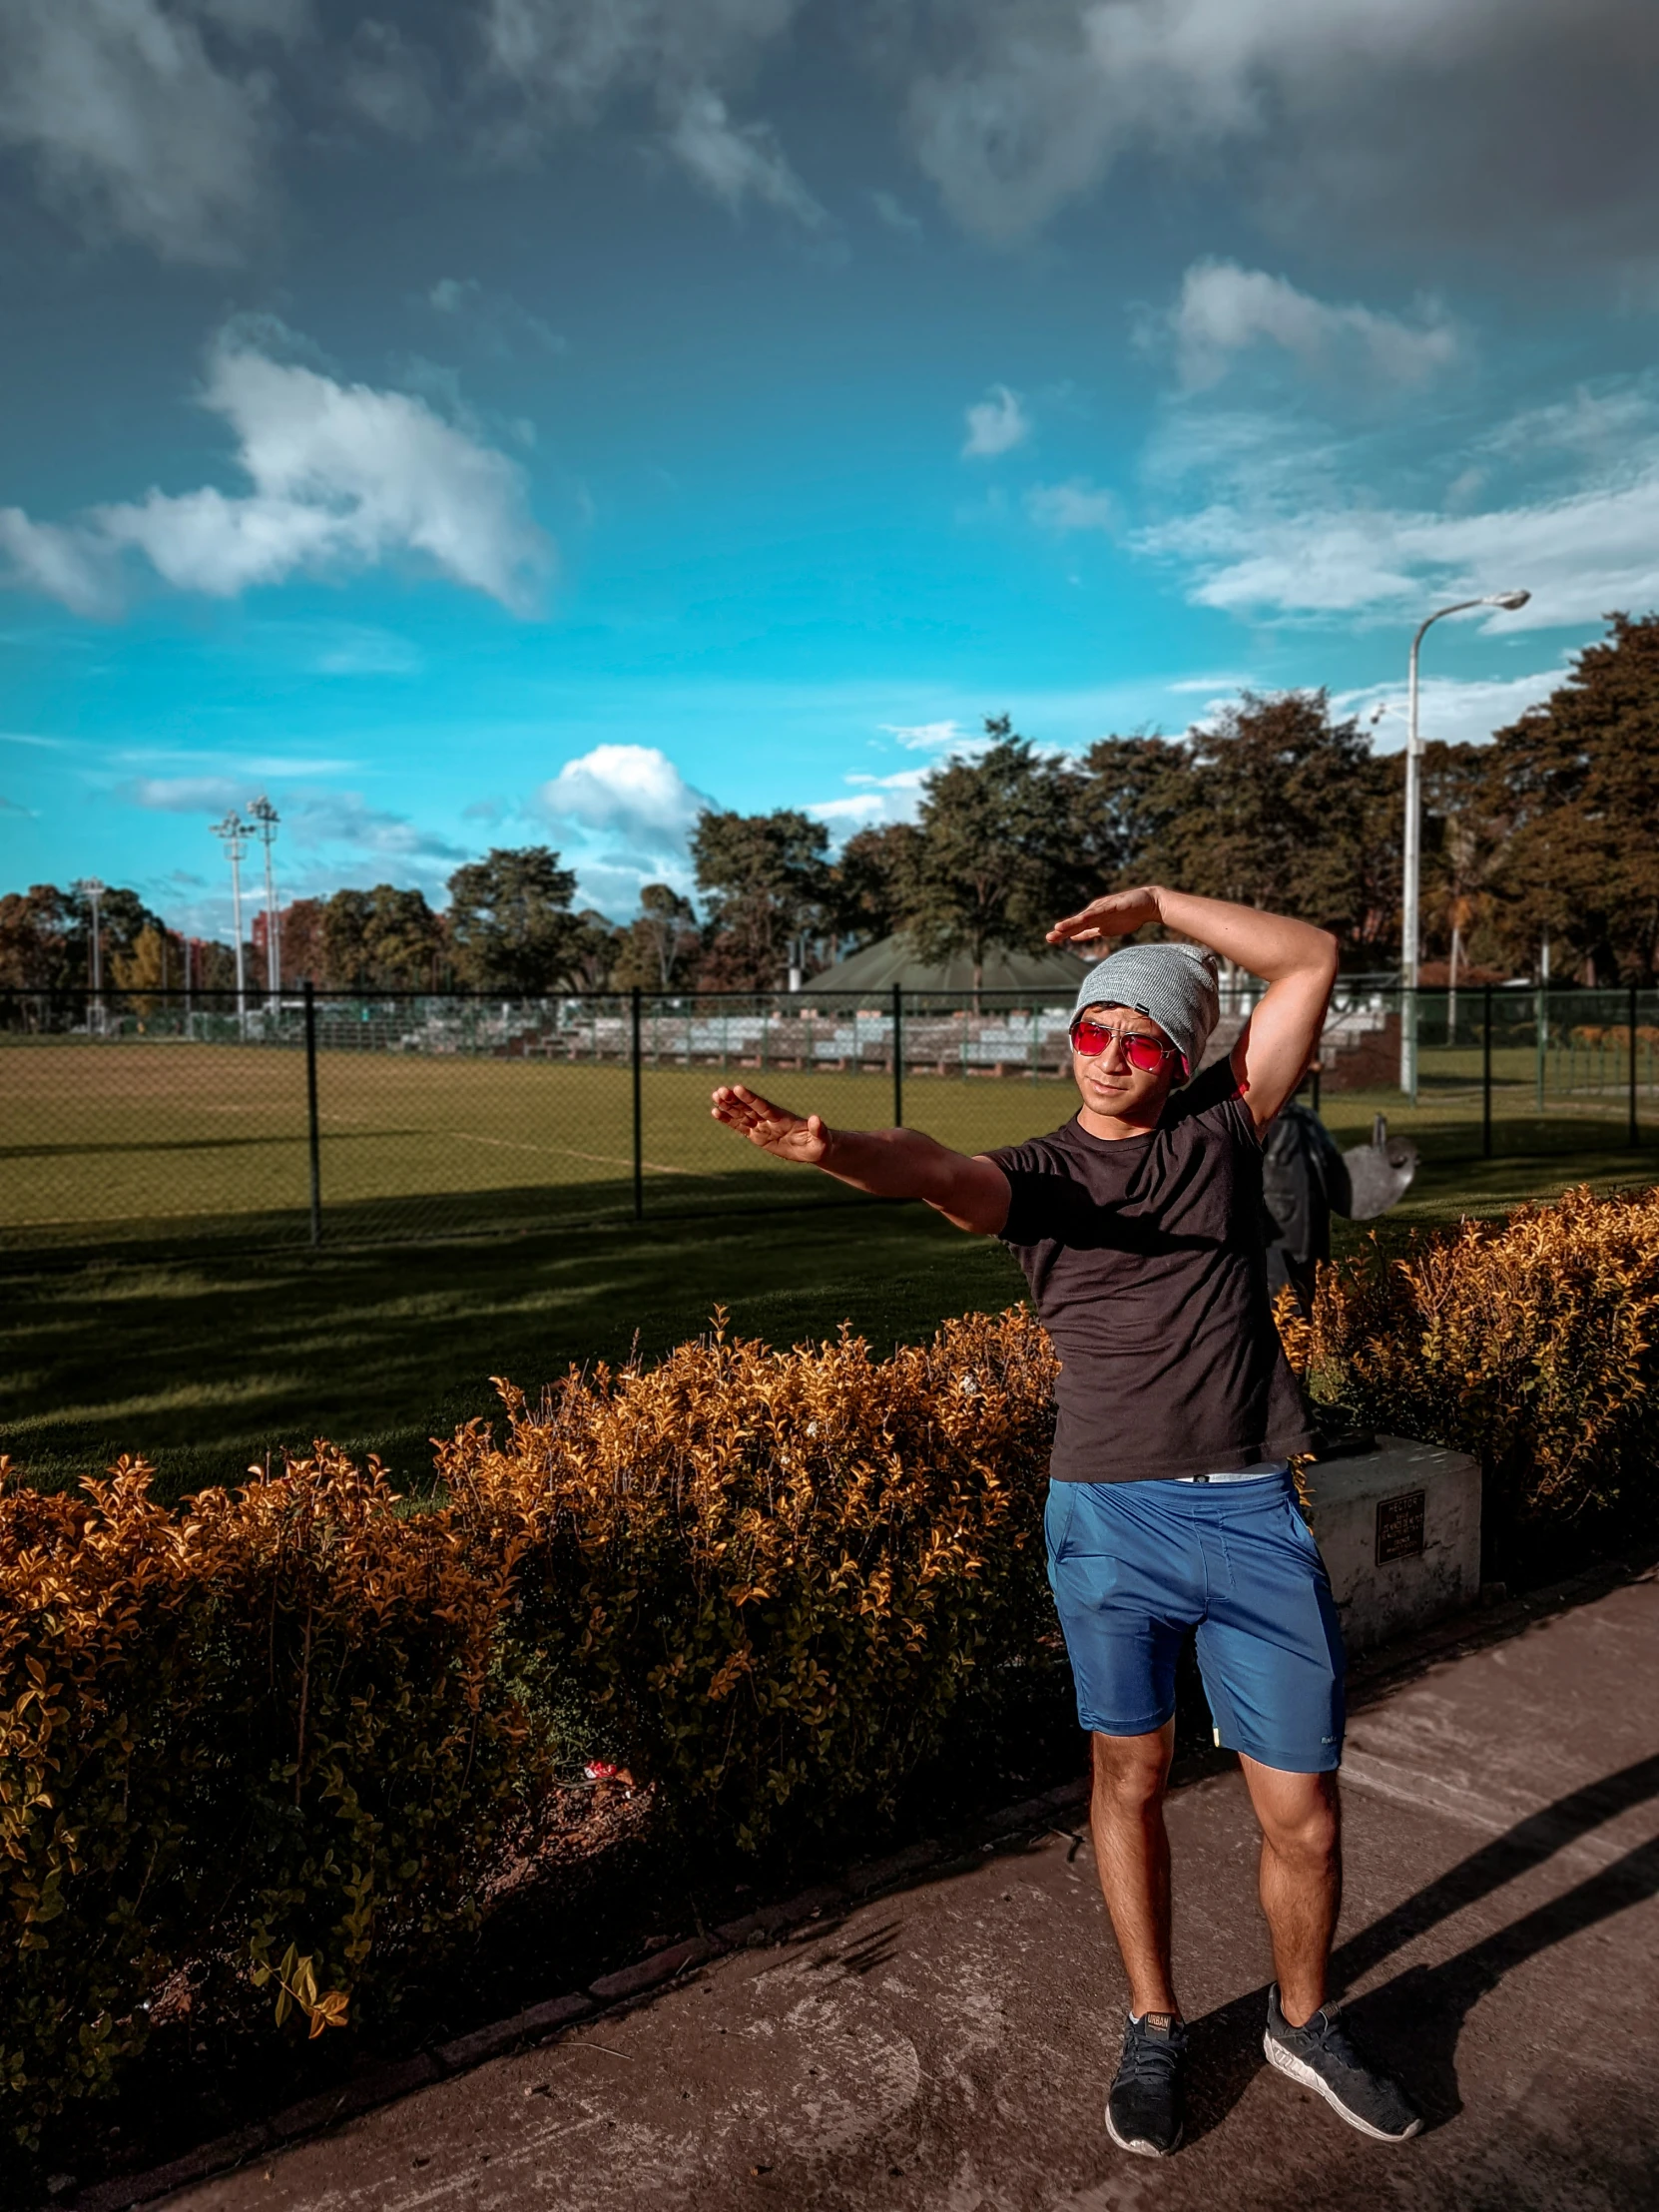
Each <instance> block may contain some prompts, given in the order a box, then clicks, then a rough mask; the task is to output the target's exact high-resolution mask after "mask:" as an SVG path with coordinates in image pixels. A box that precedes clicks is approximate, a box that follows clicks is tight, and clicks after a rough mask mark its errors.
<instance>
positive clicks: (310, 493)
mask: <svg viewBox="0 0 1659 2212" xmlns="http://www.w3.org/2000/svg"><path fill="white" fill-rule="evenodd" d="M202 403H203V405H204V406H206V407H208V408H209V409H210V410H211V411H212V412H214V413H216V414H219V415H221V416H223V417H224V418H225V420H226V421H227V422H228V423H229V424H230V425H231V427H232V428H233V429H234V430H235V432H236V435H237V443H238V454H237V458H238V461H239V463H240V465H241V467H242V469H243V471H244V473H245V474H246V475H247V476H248V477H249V479H250V480H251V481H252V484H253V486H254V488H253V490H252V492H245V493H226V492H223V491H221V490H219V489H218V487H217V486H214V485H205V486H203V487H202V488H201V489H200V490H197V491H192V492H184V493H167V492H163V491H160V490H152V491H151V492H150V493H149V494H148V495H147V496H146V497H145V498H144V499H143V500H139V501H127V502H118V503H115V504H112V505H109V506H105V507H100V508H97V509H95V510H94V511H93V513H92V515H91V517H90V518H89V522H88V524H87V525H85V526H83V527H82V528H81V529H80V530H79V531H78V532H76V533H70V532H66V531H64V530H62V529H59V528H58V527H57V526H55V525H51V524H45V525H42V524H37V523H33V522H31V521H30V520H29V518H28V517H27V516H24V515H21V514H20V513H19V512H18V511H17V510H15V509H12V510H8V511H7V512H6V514H5V515H4V516H3V517H0V551H3V552H4V553H6V554H7V555H9V556H10V560H11V565H12V580H13V581H14V582H20V583H26V584H30V585H32V586H33V587H34V588H36V589H39V590H47V591H50V592H52V593H53V595H54V596H56V597H58V598H60V599H62V600H63V601H64V602H65V604H66V605H68V606H71V607H74V608H76V609H77V611H80V612H95V611H100V608H101V605H102V604H103V603H104V602H105V601H107V599H108V597H109V593H110V589H111V581H110V578H109V569H110V565H111V562H112V557H113V556H114V555H115V554H117V553H119V552H121V551H125V550H134V551H137V552H140V553H142V554H144V555H145V557H146V558H147V559H148V560H149V562H150V563H151V565H152V567H153V568H154V569H155V570H156V571H157V573H158V574H159V575H160V576H162V577H163V578H164V579H165V580H166V581H167V582H168V583H170V584H172V585H173V586H175V588H176V589H178V590H181V591H198V592H203V593H207V594H209V595H211V596H213V597H216V598H232V597H235V596H236V595H237V594H238V593H239V592H242V591H244V590H247V589H248V588H249V587H251V586H253V585H259V584H274V583H279V582H281V581H282V580H283V579H284V578H285V577H287V576H289V575H291V574H293V573H294V572H295V571H296V570H301V571H309V572H321V573H331V572H338V571H340V570H346V569H352V568H364V567H371V566H374V565H377V564H379V563H381V562H385V561H388V560H391V559H395V558H397V557H400V556H408V555H413V556H415V557H417V558H418V559H419V560H421V561H423V562H425V563H427V564H429V565H430V566H432V567H434V568H436V569H437V570H438V571H439V572H440V573H441V574H443V575H445V576H447V577H449V578H450V579H451V580H452V581H453V582H455V583H459V584H465V585H468V586H470V587H471V588H472V589H474V590H477V591H482V592H485V593H487V594H488V595H489V596H490V597H491V598H493V599H498V600H500V601H501V603H502V604H503V605H504V606H506V607H509V608H511V609H512V610H513V612H515V613H517V614H530V613H533V612H534V611H535V609H536V607H537V605H538V603H539V600H540V596H541V592H542V588H543V586H544V584H545V582H546V579H547V576H548V573H549V570H550V568H551V564H552V547H551V544H550V542H549V541H548V539H547V538H546V537H545V536H544V534H543V533H542V531H541V530H540V529H539V528H538V527H537V526H536V524H535V522H534V521H533V520H532V518H531V516H530V514H529V511H528V507H527V504H526V499H525V486H524V478H523V475H522V472H521V471H520V470H519V468H518V467H517V466H516V465H515V464H514V463H513V462H512V461H510V460H508V459H507V458H506V456H505V455H504V454H501V453H499V452H496V451H495V450H493V449H492V448H491V447H488V446H485V445H482V444H480V443H479V442H478V441H477V439H475V438H473V437H471V436H469V435H468V434H467V432H466V431H464V430H462V429H460V428H457V427H456V426H455V425H454V424H451V423H448V422H445V421H444V420H443V419H442V418H441V416H439V415H438V414H436V413H434V411H433V410H432V409H431V408H430V407H429V406H428V405H426V403H425V402H424V401H423V400H420V399H418V398H414V397H412V396H411V395H410V394H408V393H407V392H399V391H379V390H376V389H374V388H373V387H372V386H370V385H367V384H341V383H339V382H336V381H335V380H334V379H333V378H332V377H330V376H325V375H323V374H321V373H320V372H319V371H318V370H316V369H313V368H309V367H306V366H303V365H301V364H298V363H294V362H291V361H279V360H276V359H274V358H272V357H271V355H270V354H269V353H267V352H265V351H262V350H261V348H260V347H259V345H257V344H256V343H253V342H251V341H250V340H248V339H245V338H241V337H238V336H237V335H235V334H233V333H230V332H227V333H226V334H225V335H224V336H222V337H221V339H220V340H219V342H218V343H217V344H216V345H215V346H214V348H213V350H212V352H211V354H210V356H209V361H208V373H207V378H206V382H205V385H204V388H203V392H202Z"/></svg>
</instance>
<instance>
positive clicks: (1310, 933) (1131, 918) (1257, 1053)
mask: <svg viewBox="0 0 1659 2212" xmlns="http://www.w3.org/2000/svg"><path fill="white" fill-rule="evenodd" d="M1149 921H1161V922H1162V923H1163V925H1164V927H1165V928H1166V929H1174V930H1177V931H1179V933H1180V934H1181V935H1182V936H1183V937H1191V938H1192V939H1193V940H1194V942H1195V943H1197V944H1202V945H1208V947H1209V948H1210V950H1211V951H1212V952H1219V953H1220V954H1221V956H1222V958H1223V959H1225V960H1232V961H1234V962H1235V963H1236V964H1237V965H1238V966H1239V967H1242V968H1248V969H1249V970H1250V972H1251V974H1252V975H1259V976H1261V977H1262V979H1263V981H1264V982H1265V983H1266V984H1267V986H1268V987H1267V990H1266V992H1265V993H1264V994H1263V996H1262V998H1261V1000H1260V1001H1259V1002H1258V1004H1257V1007H1256V1010H1255V1012H1254V1013H1253V1014H1252V1015H1251V1017H1250V1020H1249V1021H1248V1022H1247V1023H1246V1025H1245V1030H1244V1034H1243V1035H1242V1036H1241V1037H1240V1039H1239V1041H1238V1043H1237V1044H1236V1045H1235V1046H1234V1047H1233V1072H1234V1074H1235V1075H1236V1076H1237V1077H1238V1080H1239V1085H1240V1087H1241V1089H1242V1090H1243V1092H1244V1096H1245V1103H1246V1105H1247V1106H1248V1107H1249V1108H1250V1111H1251V1114H1252V1116H1253V1117H1254V1119H1255V1122H1256V1126H1257V1128H1258V1129H1265V1128H1266V1127H1267V1125H1268V1123H1269V1122H1270V1121H1272V1119H1273V1117H1274V1115H1275V1114H1277V1113H1278V1111H1279V1109H1280V1107H1281V1106H1283V1105H1284V1103H1285V1101H1286V1099H1288V1098H1289V1097H1291V1095H1292V1094H1293V1093H1294V1091H1295V1090H1296V1087H1297V1085H1298V1083H1300V1082H1301V1080H1302V1077H1303V1073H1304V1071H1305V1070H1306V1068H1307V1066H1308V1063H1309V1061H1310V1060H1311V1059H1312V1058H1313V1056H1314V1052H1315V1048H1316V1047H1317V1046H1318V1044H1319V1040H1320V1031H1321V1029H1322V1028H1323V1027H1324V1025H1325V1008H1326V1003H1327V1001H1328V1000H1329V999H1330V996H1331V986H1332V984H1333V983H1334V982H1335V981H1336V979H1337V940H1336V938H1335V937H1334V936H1332V935H1331V933H1330V931H1329V930H1326V929H1316V928H1315V927H1314V925H1313V923H1312V922H1310V921H1294V920H1293V919H1292V918H1291V916H1290V915H1289V914H1269V913H1264V912H1263V911H1262V909H1261V908H1260V907H1258V906H1235V905H1234V904H1233V903H1232V901H1231V900H1229V899H1225V898H1201V897H1199V896H1198V895H1197V893H1196V892H1193V891H1171V890H1165V889H1164V887H1163V886H1162V885H1161V884H1148V885H1146V886H1145V887H1144V888H1142V889H1140V890H1133V891H1114V892H1112V893H1111V894H1110V896H1108V897H1106V898H1097V899H1094V900H1093V901H1091V903H1090V904H1089V905H1087V906H1085V907H1084V908H1083V910H1082V912H1081V913H1079V914H1068V915H1067V916H1066V918H1065V920H1064V921H1057V922H1056V923H1055V924H1054V926H1053V928H1052V929H1051V930H1050V931H1049V932H1048V941H1049V943H1050V944H1068V943H1069V944H1077V943H1087V942H1088V940H1089V939H1090V938H1100V937H1122V936H1127V935H1128V934H1129V932H1130V931H1131V930H1134V929H1139V928H1140V927H1141V926H1142V925H1143V923H1145V922H1149ZM1101 949H1102V952H1103V953H1104V952H1105V951H1107V950H1109V949H1110V948H1109V947H1108V946H1105V945H1103V946H1102V947H1101Z"/></svg>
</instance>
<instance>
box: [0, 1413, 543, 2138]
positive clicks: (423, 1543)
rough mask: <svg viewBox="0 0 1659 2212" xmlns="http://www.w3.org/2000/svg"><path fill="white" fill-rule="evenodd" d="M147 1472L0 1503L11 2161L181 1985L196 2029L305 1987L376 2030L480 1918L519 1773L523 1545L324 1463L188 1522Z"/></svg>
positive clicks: (4, 2077)
mask: <svg viewBox="0 0 1659 2212" xmlns="http://www.w3.org/2000/svg"><path fill="white" fill-rule="evenodd" d="M149 1475H150V1469H149V1468H148V1467H146V1466H145V1465H144V1464H143V1463H142V1462H141V1461H136V1460H123V1461H122V1462H121V1463H120V1464H119V1465H118V1466H117V1468H116V1469H115V1470H114V1473H113V1477H112V1479H111V1480H109V1481H103V1482H100V1481H88V1482H86V1483H84V1484H83V1486H82V1490H81V1492H80V1494H78V1495H63V1494H56V1495H41V1494H39V1493H37V1492H35V1491H33V1490H29V1489H24V1488H11V1489H8V1490H7V1491H6V1492H5V1493H4V1494H3V1495H0V1892H3V1894H4V1897H5V1901H6V1903H7V1905H8V1906H9V1908H10V1916H9V1917H10V1921H11V1935H12V1940H13V1942H14V1943H15V1945H16V1948H15V1951H13V1952H12V1954H11V1955H10V1956H9V1957H8V1958H7V1960H6V1962H5V1965H4V1967H3V1968H0V2092H3V2093H4V2101H5V2102H6V2104H7V2105H8V2107H9V2112H8V2118H9V2119H10V2122H11V2130H12V2132H14V2133H16V2134H18V2135H19V2136H21V2137H22V2138H23V2139H24V2140H28V2139H29V2138H30V2137H31V2135H32V2134H34V2133H35V2132H36V2131H37V2130H38V2126H39V2123H40V2122H41V2120H42V2119H43V2118H44V2117H45V2116H46V2115H47V2114H49V2113H50V2112H52V2111H54V2110H56V2109H59V2108H60V2107H62V2106H63V2105H64V2104H66V2103H69V2102H71V2101H72V2100H74V2099H75V2098H78V2097H85V2096H89V2095H90V2096H96V2095H99V2094H101V2093H103V2092H105V2091H107V2090H108V2089H109V2088H110V2087H111V2086H112V2085H113V2082H114V2080H115V2077H116V2074H117V2072H118V2070H119V2068H120V2065H121V2063H122V2062H123V2061H124V2060H126V2059H128V2058H130V2057H131V2056H132V2055H133V2054H134V2053H135V2052H136V2051H137V2050H138V2049H139V2048H140V2047H141V2046H142V2044H143V2042H144V2039H145V2033H146V2027H147V2018H148V2015H147V2006H148V2004H149V2002H150V2001H151V2000H152V1999H154V1998H155V1996H156V1995H157V1993H158V1991H159V1990H160V1989H161V1987H162V1985H163V1984H164V1982H166V1981H167V1980H168V1978H169V1976H170V1975H172V1974H174V1973H175V1972H176V1971H178V1970H180V1969H186V1968H188V1969H189V1971H190V1975H191V1979H192V1981H193V1982H194V1984H195V1986H194V1988H193V1991H192V1996H191V2002H192V2003H193V2005H194V2006H196V2007H197V2008H198V2010H199V2012H200V2013H201V2014H203V2015H205V2016H206V2017H207V2018H208V2020H209V2021H210V2022H213V2021H218V2022H224V2021H225V2020H227V2019H229V2020H230V2021H231V2022H233V2023H234V2022H235V2021H236V2019H237V2017H238V2016H239V2015H243V2016H246V2015H248V2014H251V2013H254V2012H257V2013H258V2014H259V2015H260V2016H263V2017H265V2018H267V2019H269V2018H270V2017H271V2016H272V1999H273V1998H274V1997H275V1999H276V2002H277V2007H278V2016H280V2013H281V2012H285V2011H286V2010H288V2009H290V2008H291V2005H292V2000H293V1994H294V1993H295V1991H297V1994H298V1995H299V1996H300V1998H301V1999H305V2000H307V2001H306V2002H305V2004H304V2009H305V2012H306V2013H307V2015H308V2016H309V2018H310V2019H311V2021H312V2024H313V2025H316V2024H326V2023H328V2022H330V2021H338V2020H340V2019H342V2018H343V2016H344V2014H345V2011H346V2008H347V2006H348V2005H349V2004H350V2003H351V2002H353V2001H354V1999H355V1998H356V1997H357V1996H359V1995H362V1996H366V1998H367V1999H368V2002H369V2005H370V2008H371V2009H373V2008H375V2007H376V2006H384V2005H385V2004H387V2003H388V2002H389V2001H391V1999H392V1998H393V1997H394V1995H395V1990H396V1983H397V1979H398V1976H399V1974H400V1972H402V1971H403V1970H405V1969H406V1967H407V1965H408V1963H409V1960H410V1956H411V1953H412V1952H413V1951H414V1950H416V1949H417V1948H418V1947H420V1946H422V1945H424V1944H426V1943H428V1942H432V1941H439V1940H448V1939H450V1938H451V1936H452V1932H453V1930H454V1929H455V1928H456V1927H457V1926H465V1925H466V1923H467V1922H468V1920H469V1919H470V1918H471V1917H472V1916H473V1915H475V1913H476V1910H477V1900H478V1897H479V1891H480V1886H481V1884H482V1882H483V1881H484V1879H485V1878H486V1877H487V1875H488V1873H489V1871H490V1869H491V1867H492V1866H493V1864H494V1863H495V1861H496V1859H497V1858H498V1856H499V1853H500V1850H501V1848H502V1844H503V1840H504V1838H505V1837H506V1835H507V1834H508V1833H509V1832H510V1831H511V1830H513V1829H514V1828H515V1827H516V1826H517V1825H518V1824H519V1822H520V1821H521V1820H522V1819H523V1817H524V1814H525V1812H526V1810H527V1799H528V1795H529V1790H528V1788H527V1785H528V1784H530V1783H532V1782H533V1779H534V1767H535V1754H536V1749H537V1746H536V1743H535V1740H534V1733H533V1730H532V1729H531V1727H530V1724H529V1721H528V1719H527V1716H526V1712H525V1709H524V1702H523V1701H522V1700H521V1699H520V1698H519V1697H518V1696H517V1695H516V1694H515V1690H514V1687H513V1685H512V1683H511V1681H510V1679H509V1678H508V1677H507V1675H506V1673H505V1672H504V1670H503V1666H502V1648H501V1646H502V1638H501V1627H502V1623H503V1621H504V1619H505V1618H506V1617H507V1609H508V1606H509V1603H510V1591H511V1585H512V1577H513V1572H514V1567H515V1561H514V1559H513V1555H512V1546H511V1541H510V1539H509V1540H508V1541H505V1542H502V1543H498V1544H496V1545H494V1546H493V1548H492V1547H491V1546H490V1545H489V1543H488V1542H487V1541H485V1540H482V1538H481V1532H479V1531H470V1532H469V1537H468V1540H467V1541H466V1542H465V1543H463V1542H462V1541H461V1540H460V1538H459V1535H458V1533H457V1531H456V1530H455V1528H454V1527H453V1526H452V1525H451V1523H450V1521H449V1520H448V1519H446V1518H445V1517H444V1516H442V1515H437V1514H433V1515H422V1514H413V1515H407V1516H404V1515H401V1514H399V1512H398V1510H397V1506H396V1500H395V1498H394V1496H393V1494H392V1492H391V1490H390V1489H389V1487H388V1486H387V1484H386V1482H385V1480H384V1477H383V1475H382V1474H381V1472H380V1470H379V1468H378V1467H377V1466H376V1465H375V1464H374V1463H373V1462H371V1463H370V1465H369V1466H368V1468H367V1469H366V1470H363V1469H359V1468H358V1467H355V1466H353V1465H352V1464H350V1463H349V1462H348V1461H347V1460H345V1459H344V1458H342V1457H341V1456H340V1455H339V1454H338V1453H336V1452H333V1451H332V1450H330V1449H329V1448H328V1447H326V1446H321V1445H319V1446H318V1447H317V1448H316V1451H315V1454H314V1456H312V1457H310V1458H308V1459H304V1460H297V1461H294V1462H292V1463H290V1465H289V1466H288V1467H287V1469H286V1471H285V1472H283V1473H282V1474H279V1475H277V1476H275V1477H272V1478H271V1479H268V1480H262V1481H256V1482H254V1483H252V1484H251V1485H250V1486H249V1487H248V1488H246V1489H244V1490H240V1491H238V1492H237V1493H236V1494H235V1495H231V1494H229V1493H227V1492H226V1491H224V1490H218V1489H215V1490H206V1491H204V1492H202V1493H201V1494H199V1495H198V1496H196V1497H194V1498H192V1499H189V1500H188V1501H187V1502H186V1504H185V1506H184V1507H183V1508H182V1510H181V1511H180V1512H179V1513H177V1514H174V1513H170V1512H168V1511H167V1510H166V1509H164V1508H162V1507H160V1506H158V1505H156V1504H155V1503H153V1502H152V1500H151V1498H150V1495H149ZM8 1947H9V1946H8ZM284 1984H285V1985H286V1997H287V2001H286V2002H284V1989H283V1985H284ZM262 1989H263V1991H264V1993H263V1994H262V1993H258V1992H259V1991H261V1990H262ZM342 1999H343V2001H342Z"/></svg>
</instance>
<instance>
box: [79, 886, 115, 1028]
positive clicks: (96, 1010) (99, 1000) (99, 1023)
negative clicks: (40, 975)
mask: <svg viewBox="0 0 1659 2212" xmlns="http://www.w3.org/2000/svg"><path fill="white" fill-rule="evenodd" d="M109 887H110V886H109V885H108V883H103V882H100V881H99V879H98V877H97V876H96V875H83V876H82V877H81V879H80V881H79V882H78V883H76V884H74V885H73V886H72V888H73V889H75V890H77V891H79V892H80V894H81V896H82V897H83V898H84V899H85V900H86V902H87V904H88V905H89V906H90V907H91V908H92V1004H91V1005H90V1006H89V1007H88V1008H87V1027H88V1028H89V1029H98V1030H102V1029H103V1026H104V945H103V939H102V937H101V935H100V933H99V928H98V901H99V900H100V899H101V898H102V897H103V895H104V893H105V892H106V891H107V890H108V889H109Z"/></svg>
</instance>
